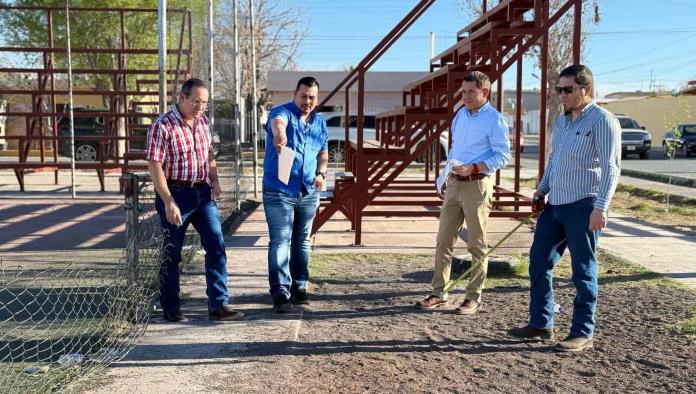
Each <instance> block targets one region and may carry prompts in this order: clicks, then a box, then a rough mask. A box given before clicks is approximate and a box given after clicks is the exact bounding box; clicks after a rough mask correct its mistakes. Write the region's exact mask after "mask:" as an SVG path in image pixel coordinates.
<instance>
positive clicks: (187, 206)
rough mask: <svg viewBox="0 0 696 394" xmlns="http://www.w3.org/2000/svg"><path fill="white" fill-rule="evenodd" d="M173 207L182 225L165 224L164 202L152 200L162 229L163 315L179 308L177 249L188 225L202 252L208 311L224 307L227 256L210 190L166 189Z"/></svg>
mask: <svg viewBox="0 0 696 394" xmlns="http://www.w3.org/2000/svg"><path fill="white" fill-rule="evenodd" d="M169 191H170V192H171V193H172V197H174V201H175V202H176V205H178V206H179V210H180V211H181V220H182V221H183V224H182V225H181V226H176V225H173V224H171V223H169V222H168V221H167V215H166V213H165V209H164V201H162V199H161V198H160V196H159V195H157V197H156V198H155V207H156V209H157V213H158V214H159V217H160V222H161V223H162V227H163V228H164V230H165V231H164V232H165V235H164V243H163V245H162V261H161V265H160V273H159V281H160V303H161V304H162V309H163V310H164V311H165V312H176V311H179V308H180V300H179V291H180V289H179V263H180V262H181V248H182V246H183V244H184V237H185V236H186V229H187V228H188V226H189V224H191V225H193V227H194V228H195V229H196V231H198V234H200V236H201V244H202V245H203V249H204V250H205V282H206V285H207V290H206V293H207V295H208V310H210V311H215V310H218V309H220V308H222V306H223V305H226V304H227V300H228V298H229V296H228V292H227V255H226V254H225V242H224V240H223V237H222V227H221V225H220V215H219V213H218V207H217V204H216V203H215V201H214V200H213V199H212V198H211V189H210V186H208V185H205V186H201V187H197V188H186V187H170V188H169Z"/></svg>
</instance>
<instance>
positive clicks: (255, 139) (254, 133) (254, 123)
mask: <svg viewBox="0 0 696 394" xmlns="http://www.w3.org/2000/svg"><path fill="white" fill-rule="evenodd" d="M249 30H250V32H251V34H250V37H249V39H250V40H251V108H252V119H251V140H252V143H253V144H254V145H253V146H254V160H253V165H254V198H258V197H259V168H258V161H259V136H258V131H259V130H258V129H259V114H258V108H257V105H256V101H257V100H256V43H255V42H254V41H255V40H256V35H255V33H254V0H249ZM270 142H271V141H266V143H270Z"/></svg>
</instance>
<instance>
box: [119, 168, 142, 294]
mask: <svg viewBox="0 0 696 394" xmlns="http://www.w3.org/2000/svg"><path fill="white" fill-rule="evenodd" d="M121 182H122V184H123V194H124V195H125V198H126V201H125V203H124V205H123V208H124V209H125V211H126V261H125V265H126V269H127V271H128V274H129V276H130V278H131V281H132V283H135V282H136V281H137V279H138V277H139V275H138V216H139V212H140V207H139V205H138V197H139V194H140V193H139V192H140V180H139V177H138V175H136V174H132V173H126V174H123V176H121Z"/></svg>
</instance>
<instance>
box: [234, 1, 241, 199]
mask: <svg viewBox="0 0 696 394" xmlns="http://www.w3.org/2000/svg"><path fill="white" fill-rule="evenodd" d="M232 15H233V16H232V17H233V18H234V20H233V21H232V26H233V35H234V56H232V62H233V63H234V64H233V67H234V100H233V102H232V107H233V108H232V113H233V116H234V124H233V127H234V153H235V183H234V201H235V204H236V208H237V210H239V209H241V207H242V205H241V201H240V199H239V189H240V185H241V176H242V175H243V174H242V173H241V172H242V144H241V141H240V138H241V133H242V127H241V123H240V119H239V117H240V112H239V100H240V96H241V90H242V89H241V82H240V80H239V29H238V25H237V23H239V18H238V16H237V0H232Z"/></svg>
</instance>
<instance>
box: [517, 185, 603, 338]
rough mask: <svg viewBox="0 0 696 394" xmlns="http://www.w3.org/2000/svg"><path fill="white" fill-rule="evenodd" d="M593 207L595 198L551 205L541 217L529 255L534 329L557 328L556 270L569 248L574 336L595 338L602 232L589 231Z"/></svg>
mask: <svg viewBox="0 0 696 394" xmlns="http://www.w3.org/2000/svg"><path fill="white" fill-rule="evenodd" d="M593 204H594V198H585V199H582V200H579V201H576V202H574V203H571V204H563V205H550V204H549V205H546V208H545V209H544V212H543V213H542V215H541V217H539V220H538V221H537V225H536V231H535V232H534V242H533V243H532V248H531V250H530V252H529V280H530V282H531V289H530V296H531V297H530V298H531V300H530V304H529V315H530V319H529V325H530V326H532V327H535V328H552V327H553V309H554V298H553V267H554V266H555V265H556V263H558V260H560V258H561V256H562V255H563V252H564V251H565V249H566V247H567V248H568V249H569V250H570V255H571V268H572V271H573V274H572V281H573V284H574V285H575V291H576V293H575V301H574V302H573V324H572V326H571V328H570V335H572V336H574V337H585V338H591V337H592V335H593V333H594V328H595V310H596V308H597V290H598V288H597V258H596V255H595V253H596V251H597V243H598V241H599V234H600V231H599V230H596V231H590V230H589V223H590V213H592V210H593V209H594V208H593Z"/></svg>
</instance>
